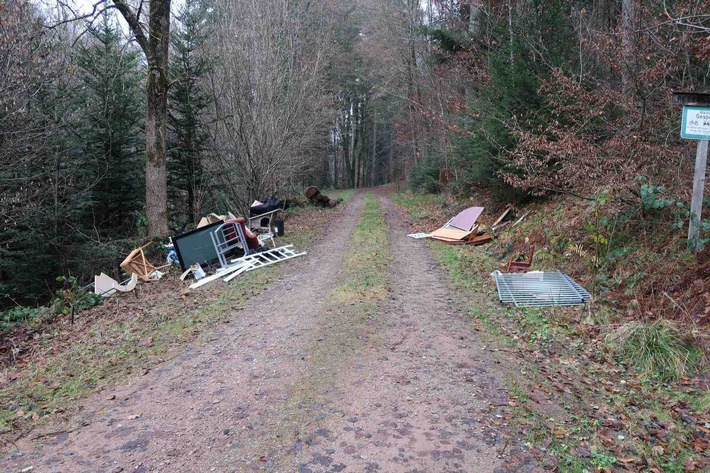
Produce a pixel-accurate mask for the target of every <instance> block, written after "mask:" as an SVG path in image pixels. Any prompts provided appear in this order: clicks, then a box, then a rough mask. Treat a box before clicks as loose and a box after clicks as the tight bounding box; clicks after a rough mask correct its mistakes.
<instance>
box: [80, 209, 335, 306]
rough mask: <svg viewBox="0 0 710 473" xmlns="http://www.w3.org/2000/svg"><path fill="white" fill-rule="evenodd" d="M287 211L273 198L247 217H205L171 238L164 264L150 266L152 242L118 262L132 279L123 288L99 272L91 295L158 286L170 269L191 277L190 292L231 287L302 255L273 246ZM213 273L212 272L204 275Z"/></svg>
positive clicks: (292, 249)
mask: <svg viewBox="0 0 710 473" xmlns="http://www.w3.org/2000/svg"><path fill="white" fill-rule="evenodd" d="M335 205H337V203H336V204H335ZM286 207H287V205H286V204H285V203H284V202H282V201H281V200H279V199H277V198H276V197H271V198H269V199H266V200H265V201H264V202H260V201H254V203H253V204H252V206H251V208H250V210H249V217H248V218H244V217H235V216H234V215H233V214H231V213H227V214H226V215H217V214H214V213H212V214H209V215H207V216H205V217H203V218H202V219H201V220H200V222H199V223H198V224H197V228H195V230H192V231H188V232H185V233H181V234H178V235H175V236H173V237H172V238H170V243H168V244H167V245H165V249H166V251H167V261H166V264H165V265H163V266H159V267H155V266H154V265H153V264H151V262H150V261H149V260H148V258H147V257H146V254H145V251H146V249H147V248H148V247H149V246H150V245H152V243H147V244H145V245H143V246H141V247H139V248H136V249H134V250H133V251H131V253H130V254H129V255H128V256H127V257H126V259H125V260H123V262H122V263H121V268H122V269H123V270H124V271H125V272H126V273H127V274H128V275H130V279H128V280H127V281H124V282H123V283H121V282H118V281H116V280H115V279H113V278H111V277H109V276H107V275H106V274H104V273H101V274H100V275H98V276H96V277H95V278H94V292H95V293H96V294H101V295H103V296H110V295H112V294H115V293H116V292H129V291H132V290H133V289H134V288H135V287H136V285H137V284H138V282H154V281H158V280H159V279H160V278H161V277H162V276H163V274H164V273H163V272H162V271H161V270H163V269H165V268H167V267H170V266H171V265H179V266H180V267H181V268H182V270H183V273H182V275H181V276H180V279H181V280H185V279H186V278H187V277H188V276H189V275H192V277H193V278H194V279H195V282H194V283H193V284H191V285H190V286H189V287H190V289H196V288H198V287H200V286H203V285H205V284H208V283H210V282H212V281H216V280H217V279H222V280H224V281H225V282H229V281H231V280H232V279H234V278H236V277H237V276H239V275H240V274H243V273H246V272H248V271H253V270H255V269H258V268H262V267H264V266H270V265H272V264H276V263H280V262H282V261H286V260H289V259H292V258H296V257H298V256H303V255H305V254H306V253H305V252H298V251H296V250H295V249H294V247H293V245H285V246H281V247H277V246H276V242H275V241H274V238H276V237H279V236H283V235H284V224H283V222H284V221H283V218H280V214H281V212H283V211H284V210H285V209H286ZM269 244H270V245H271V246H270V247H269ZM212 268H215V269H214V272H213V274H211V275H209V276H208V272H211V271H210V269H212Z"/></svg>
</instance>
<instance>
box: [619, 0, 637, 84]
mask: <svg viewBox="0 0 710 473" xmlns="http://www.w3.org/2000/svg"><path fill="white" fill-rule="evenodd" d="M635 18H636V5H635V0H621V43H622V57H623V64H622V65H621V87H622V91H623V93H624V95H626V96H627V97H631V95H632V93H633V90H632V86H631V65H632V64H633V50H634V24H635Z"/></svg>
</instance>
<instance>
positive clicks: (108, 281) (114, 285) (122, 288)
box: [94, 273, 138, 297]
mask: <svg viewBox="0 0 710 473" xmlns="http://www.w3.org/2000/svg"><path fill="white" fill-rule="evenodd" d="M136 284H138V276H136V274H135V273H134V274H131V280H130V281H128V283H126V284H125V285H123V284H121V283H120V282H118V281H116V280H115V279H113V278H112V277H110V276H108V275H106V274H104V273H101V274H99V275H98V276H94V294H99V295H102V296H104V297H108V296H111V295H113V294H115V293H116V291H119V292H130V291H132V290H133V289H135V288H136Z"/></svg>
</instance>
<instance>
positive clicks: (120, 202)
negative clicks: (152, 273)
mask: <svg viewBox="0 0 710 473" xmlns="http://www.w3.org/2000/svg"><path fill="white" fill-rule="evenodd" d="M89 33H90V38H89V40H88V42H87V44H83V45H81V46H80V47H79V51H78V54H77V58H76V63H77V66H78V67H79V70H80V78H81V82H82V86H81V88H80V90H78V91H77V93H76V97H77V102H78V104H79V111H80V114H81V116H82V125H81V130H80V133H79V141H80V144H79V147H80V148H81V149H82V151H83V158H82V159H83V162H84V166H83V170H84V171H83V176H82V178H83V179H85V180H86V189H87V191H86V195H85V196H84V202H83V205H82V206H81V209H80V211H82V212H84V214H83V218H82V223H83V224H84V225H85V226H86V227H88V228H98V229H100V230H101V231H104V232H110V233H111V234H114V233H115V232H117V231H118V233H119V234H122V235H128V234H131V233H133V232H134V230H135V224H136V217H137V215H138V214H139V212H140V211H141V210H142V208H143V205H144V195H143V190H142V188H143V178H144V177H143V155H142V153H141V149H140V148H142V146H143V144H142V140H141V133H140V130H141V127H142V125H143V123H142V115H143V112H142V111H143V107H144V103H145V95H144V92H143V91H142V90H141V88H140V86H139V84H140V83H141V81H140V75H141V66H140V53H139V52H138V51H136V50H134V49H132V48H131V47H130V45H129V44H128V43H127V42H126V41H125V40H124V39H123V38H122V34H121V30H120V28H119V26H118V24H117V23H116V21H115V19H114V18H113V17H112V16H111V14H110V13H109V12H108V11H107V12H104V14H103V16H102V18H101V22H100V23H99V24H98V25H97V26H96V27H92V28H91V29H90V30H89Z"/></svg>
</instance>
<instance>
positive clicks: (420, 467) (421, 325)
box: [289, 196, 528, 473]
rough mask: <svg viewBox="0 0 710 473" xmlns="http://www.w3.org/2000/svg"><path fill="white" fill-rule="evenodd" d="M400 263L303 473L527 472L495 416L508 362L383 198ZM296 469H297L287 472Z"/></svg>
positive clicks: (301, 455) (311, 444)
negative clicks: (490, 348)
mask: <svg viewBox="0 0 710 473" xmlns="http://www.w3.org/2000/svg"><path fill="white" fill-rule="evenodd" d="M380 202H381V206H382V208H383V209H384V212H385V213H386V219H387V224H388V231H389V241H390V242H389V251H390V253H391V257H392V262H391V265H390V270H389V271H390V274H389V278H390V281H391V285H392V287H391V294H390V300H389V301H388V302H386V303H385V304H384V307H382V308H381V310H380V313H379V314H378V317H377V321H376V322H375V325H376V329H374V331H375V332H376V334H377V339H378V340H379V343H372V344H370V345H368V346H367V347H365V348H367V350H363V351H362V352H361V353H358V354H357V356H356V357H353V358H354V359H353V361H352V362H351V363H349V364H348V365H347V367H348V369H347V370H346V371H344V372H342V373H341V375H340V377H339V379H338V380H337V382H336V384H335V386H334V388H333V389H334V390H335V391H336V392H338V393H341V396H340V397H339V398H338V399H337V400H336V401H334V402H333V404H332V405H330V406H329V407H330V411H331V412H337V413H340V415H331V416H328V417H326V418H324V419H323V420H321V421H320V422H314V423H313V424H311V425H310V426H309V431H307V432H303V433H302V435H303V436H304V437H305V438H307V439H309V441H308V442H307V446H306V447H305V448H303V449H302V450H301V451H299V452H298V454H297V465H296V467H297V469H296V471H298V472H299V473H322V472H337V471H353V472H375V471H377V472H386V473H390V472H392V473H396V472H404V473H424V472H427V473H433V472H469V473H483V472H494V471H527V470H528V468H518V467H512V469H508V468H511V466H510V465H506V464H505V462H506V456H505V453H503V454H502V455H499V453H502V452H503V451H504V450H505V447H504V446H503V445H507V442H508V439H507V438H506V437H505V435H504V434H503V433H502V431H501V427H500V422H498V424H499V425H498V426H496V425H495V423H494V422H492V421H491V417H494V416H492V415H491V413H490V409H489V405H490V400H491V399H497V400H498V401H497V402H500V399H505V398H507V394H506V393H505V392H504V390H503V388H502V386H503V382H502V379H501V376H502V375H501V374H500V370H498V369H497V368H496V367H495V366H494V365H495V361H492V359H491V356H490V354H489V353H486V351H485V350H484V349H483V348H482V345H481V342H480V341H479V339H478V338H477V336H476V335H475V333H474V331H473V330H472V327H471V324H470V320H468V319H467V317H466V316H465V315H464V313H463V312H464V311H462V310H460V309H459V307H463V305H462V304H461V303H460V302H459V301H458V299H457V298H456V297H455V295H454V294H452V293H451V292H450V290H449V288H448V285H447V281H446V277H445V276H444V274H443V273H442V272H441V270H440V269H439V268H438V267H437V264H436V262H435V261H434V259H433V257H432V256H431V255H430V254H429V252H428V250H427V249H426V247H425V245H424V243H423V242H422V241H415V240H413V239H410V238H408V237H407V236H406V235H407V233H408V232H407V230H408V225H407V223H406V218H405V217H404V216H403V215H402V214H401V213H400V212H399V211H398V210H397V209H396V208H395V206H394V205H393V204H392V202H391V201H390V200H389V199H388V198H386V197H385V196H380ZM289 471H290V470H289Z"/></svg>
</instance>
